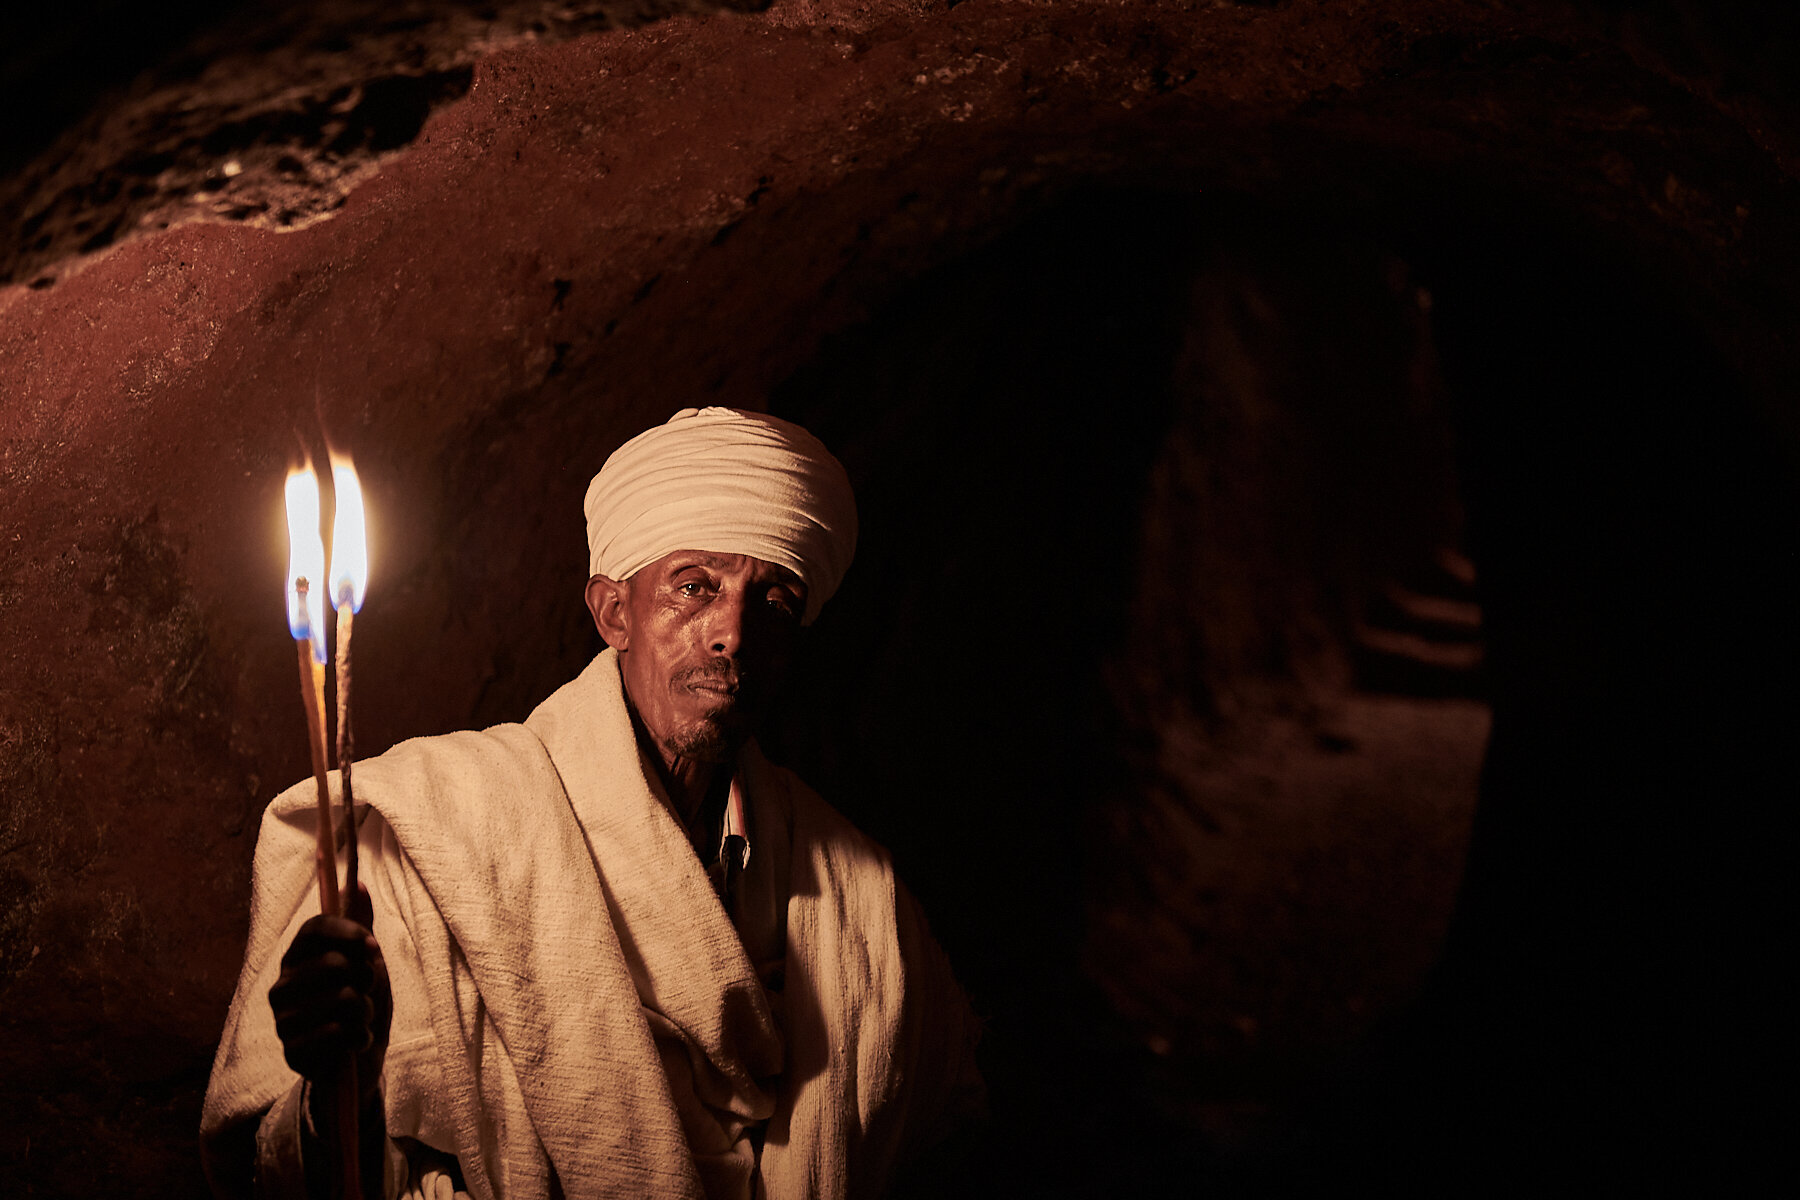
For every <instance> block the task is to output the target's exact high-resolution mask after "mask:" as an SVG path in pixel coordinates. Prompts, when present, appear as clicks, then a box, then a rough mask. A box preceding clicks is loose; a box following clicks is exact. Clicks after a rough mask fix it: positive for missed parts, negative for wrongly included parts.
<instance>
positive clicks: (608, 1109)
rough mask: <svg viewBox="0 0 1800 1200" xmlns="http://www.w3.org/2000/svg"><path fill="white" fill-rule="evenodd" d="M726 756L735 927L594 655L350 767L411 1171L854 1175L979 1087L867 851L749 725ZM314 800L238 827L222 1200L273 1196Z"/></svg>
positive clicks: (390, 1092)
mask: <svg viewBox="0 0 1800 1200" xmlns="http://www.w3.org/2000/svg"><path fill="white" fill-rule="evenodd" d="M737 770H738V772H739V774H738V778H739V780H740V783H741V784H742V785H743V789H744V793H745V795H746V807H747V809H748V812H749V814H750V817H749V820H750V825H751V833H750V844H751V856H750V860H749V862H748V864H747V865H746V869H745V876H744V879H743V883H742V892H741V896H742V897H743V899H742V902H741V906H740V911H739V914H738V923H737V926H736V927H734V925H733V923H732V920H731V919H730V917H728V916H727V915H726V912H725V909H724V907H723V905H722V904H721V903H720V901H719V899H718V897H717V895H716V894H715V892H714V891H713V888H712V886H711V884H710V882H709V881H708V879H707V877H706V874H705V871H704V869H703V868H702V866H701V864H700V862H699V860H698V858H697V857H696V856H695V854H694V852H693V850H692V848H691V847H690V845H689V843H688V840H687V836H686V833H685V831H684V830H683V828H682V826H681V823H680V822H679V820H678V819H677V818H676V817H675V816H674V814H673V813H672V811H671V810H670V808H669V806H668V803H667V801H666V799H665V798H664V797H663V796H662V792H661V788H660V786H659V784H658V783H657V782H656V780H655V775H654V772H653V771H651V770H649V769H648V768H647V766H646V764H645V762H644V761H643V759H642V757H641V755H640V752H639V750H638V747H637V743H636V740H635V738H634V736H633V733H632V728H631V724H630V719H629V716H628V714H627V711H626V708H625V704H624V695H623V688H622V685H621V683H620V678H619V670H618V662H617V657H616V655H614V653H613V652H612V651H610V650H609V651H607V652H605V653H603V654H601V655H600V656H599V657H597V658H596V659H595V660H594V662H593V663H592V664H590V666H589V667H588V668H587V670H585V671H584V672H583V673H582V675H581V676H580V677H579V678H578V679H576V680H575V681H573V682H571V683H570V684H568V685H566V686H565V687H563V688H562V689H561V690H559V691H558V692H557V693H556V694H555V695H553V696H552V697H550V699H548V700H546V701H545V702H544V703H543V704H542V705H541V706H539V708H538V709H537V710H536V711H535V712H534V713H533V714H532V715H531V717H530V718H529V719H528V720H527V721H526V722H525V724H523V725H501V726H496V727H494V728H492V729H488V730H484V731H482V732H479V733H458V734H450V735H447V736H444V737H435V738H421V739H417V740H415V741H411V742H407V743H403V744H402V745H400V746H397V747H395V748H394V749H393V750H391V751H389V752H388V753H387V754H384V755H382V756H380V757H379V758H374V759H370V760H368V761H367V762H361V763H358V764H357V766H356V799H357V803H358V807H359V813H360V814H361V815H360V817H359V824H358V845H359V848H360V851H361V854H362V856H363V860H362V861H363V864H364V865H363V878H364V880H365V882H366V883H367V884H368V886H369V890H370V893H371V896H372V899H373V901H374V905H375V935H376V937H377V939H378V940H379V941H380V942H381V944H382V952H383V955H384V956H385V957H386V959H387V960H388V963H389V970H390V975H391V977H392V981H393V987H394V1008H395V1013H394V1027H393V1037H392V1040H391V1042H390V1048H389V1051H388V1057H387V1064H386V1067H385V1069H384V1071H383V1080H382V1087H383V1104H384V1110H385V1115H386V1120H387V1127H388V1135H389V1137H390V1138H392V1139H395V1141H396V1144H397V1145H400V1146H405V1147H412V1148H414V1149H415V1150H417V1151H419V1153H417V1154H415V1155H414V1156H413V1157H414V1159H415V1160H416V1161H415V1163H414V1166H413V1169H412V1178H411V1179H410V1180H409V1181H406V1186H407V1189H408V1190H418V1189H420V1179H419V1171H420V1167H419V1165H418V1163H419V1162H420V1161H427V1160H429V1159H430V1158H431V1157H432V1155H431V1153H430V1151H431V1150H435V1151H440V1152H443V1153H444V1154H448V1155H453V1156H455V1158H456V1159H457V1161H458V1162H459V1163H460V1166H461V1173H462V1175H463V1178H464V1182H465V1186H466V1188H467V1192H468V1194H469V1195H471V1196H474V1197H477V1198H479V1200H501V1198H505V1200H513V1198H525V1200H548V1198H549V1197H551V1196H555V1195H563V1196H568V1197H571V1198H575V1197H614V1196H620V1197H622V1196H655V1197H664V1196H668V1197H694V1198H696V1200H698V1198H701V1197H705V1198H706V1200H721V1198H722V1197H726V1196H733V1197H736V1196H742V1197H753V1196H761V1195H766V1196H768V1197H770V1198H772V1200H798V1198H800V1197H821V1198H835V1197H863V1196H875V1195H878V1194H879V1192H880V1191H881V1189H882V1187H883V1186H884V1185H885V1183H886V1182H887V1180H888V1178H889V1177H890V1175H891V1173H892V1171H893V1169H894V1168H895V1166H896V1165H898V1164H900V1163H902V1162H904V1161H905V1159H906V1157H907V1156H908V1155H909V1154H910V1153H912V1152H914V1151H916V1150H918V1149H922V1148H924V1147H925V1146H926V1145H927V1144H929V1143H930V1142H931V1141H932V1140H935V1139H936V1138H937V1137H938V1136H941V1135H942V1133H944V1132H945V1131H946V1129H947V1127H948V1126H949V1125H950V1124H953V1123H954V1122H955V1121H956V1120H957V1119H959V1118H960V1117H963V1116H967V1115H969V1114H970V1113H972V1112H975V1111H978V1110H979V1108H980V1104H981V1084H980V1078H979V1075H978V1074H977V1073H976V1071H975V1067H974V1059H973V1049H974V1043H975V1039H976V1024H975V1021H974V1018H973V1017H972V1015H971V1014H970V1012H969V1009H968V1005H967V1002H966V1001H965V999H964V998H963V996H962V993H961V991H960V990H959V989H958V988H957V986H956V983H955V981H954V980H953V979H952V977H951V975H950V971H949V967H948V964H947V963H946V961H945V960H944V957H943V954H942V952H941V950H939V948H938V947H937V945H936V943H935V942H933V941H932V939H931V936H930V933H929V932H928V930H927V929H926V927H925V922H924V919H923V917H922V915H921V913H920V912H919V909H918V906H917V904H916V903H915V902H914V901H913V899H912V897H911V896H910V895H909V894H908V893H907V892H906V890H905V889H904V887H902V886H901V885H900V884H899V882H898V881H897V880H896V879H895V877H894V873H893V869H892V865H891V863H890V862H889V860H888V857H887V855H886V853H885V852H884V851H882V850H881V848H880V847H879V846H877V845H876V844H875V843H874V842H872V841H870V840H869V839H868V838H866V837H865V836H863V835H862V834H861V833H859V832H858V831H857V830H856V829H854V828H853V827H852V826H851V825H850V824H849V823H848V822H847V821H845V820H844V819H843V818H842V817H841V816H840V815H838V814H837V813H836V812H835V811H834V810H833V809H831V808H830V807H829V806H828V805H826V804H825V803H824V801H822V800H820V799H819V797H818V796H816V795H815V794H814V793H812V792H811V791H810V790H809V789H808V788H807V787H806V786H805V785H804V784H802V783H801V782H800V781H799V780H798V779H797V778H796V777H795V776H794V775H793V774H792V773H790V772H788V771H785V770H783V769H781V768H779V767H775V766H773V765H771V764H770V763H768V761H767V760H766V759H764V758H763V757H762V756H761V754H760V752H758V751H757V749H756V747H755V746H754V744H752V745H750V746H747V747H746V748H745V751H744V752H743V754H741V755H740V757H739V761H738V764H737ZM333 786H334V788H335V786H336V777H335V775H334V776H333ZM312 793H313V789H312V786H311V781H306V782H305V783H303V784H300V785H296V786H295V787H294V788H291V789H289V790H288V791H287V792H284V793H283V794H282V795H281V796H279V797H277V798H276V800H275V801H274V803H273V804H271V805H270V807H269V810H268V812H267V813H266V814H265V816H264V819H263V827H262V832H261V835H260V838H259V841H258V843H257V851H256V863H255V874H254V880H253V884H252V897H251V905H252V907H251V920H250V937H249V946H248V948H247V951H246V953H245V961H244V969H243V973H242V975H241V977H240V979H239V982H238V988H237V993H236V995H235V997H234V998H233V1000H232V1004H231V1009H230V1013H229V1015H228V1017H227V1019H226V1025H225V1032H224V1035H223V1038H222V1039H221V1042H220V1046H219V1051H218V1056H217V1058H216V1059H215V1061H214V1064H213V1073H212V1080H211V1083H210V1085H209V1087H208V1090H207V1097H206V1105H205V1109H204V1112H203V1116H202V1130H201V1132H202V1141H203V1144H204V1147H205V1150H206V1155H207V1167H208V1173H209V1176H210V1177H211V1179H212V1180H213V1184H214V1187H215V1189H216V1190H217V1191H218V1192H219V1193H220V1194H221V1195H225V1196H248V1195H251V1194H253V1193H254V1192H256V1191H258V1190H259V1180H258V1175H259V1172H260V1173H261V1175H262V1178H261V1180H260V1190H261V1191H262V1192H263V1193H264V1194H273V1193H275V1192H277V1191H278V1190H279V1188H278V1186H277V1185H278V1184H280V1183H282V1182H284V1181H282V1180H279V1179H276V1178H272V1176H275V1175H279V1173H280V1172H281V1170H282V1169H283V1164H282V1163H281V1162H280V1161H279V1160H280V1159H281V1157H282V1155H283V1153H284V1152H285V1151H284V1149H283V1147H284V1146H289V1147H291V1145H292V1139H291V1137H290V1138H288V1139H287V1140H286V1141H284V1136H285V1135H284V1127H283V1125H284V1121H285V1122H287V1123H288V1124H290V1125H291V1123H292V1121H293V1118H294V1115H295V1113H296V1111H297V1109H298V1104H297V1097H298V1095H299V1092H298V1088H297V1082H298V1077H297V1076H296V1075H295V1074H294V1073H293V1072H292V1071H291V1070H290V1069H289V1068H288V1067H287V1065H286V1063H285V1062H284V1060H283V1057H282V1052H281V1046H280V1042H279V1040H278V1039H277V1037H276V1035H275V1026H274V1017H273V1015H272V1013H271V1011H270V1008H269V1003H268V991H269V988H270V986H271V985H272V984H273V983H274V981H275V978H276V975H277V974H278V973H279V969H280V958H281V955H282V953H283V952H284V951H285V950H286V948H287V945H288V944H289V942H290V941H291V940H292V938H293V935H294V932H295V931H296V930H297V929H298V927H299V926H300V924H301V923H303V922H304V921H305V920H307V919H308V918H309V917H311V916H312V915H313V914H314V913H315V912H316V906H317V900H316V891H315V887H314V877H313V867H312V853H313V844H314V840H313V827H314V826H313V822H314V801H313V795H312ZM271 1109H273V1110H274V1115H273V1116H270V1115H269V1114H270V1112H271ZM290 1132H291V1131H290ZM759 1134H760V1137H761V1146H760V1150H759V1149H758V1146H757V1141H758V1135H759ZM396 1157H399V1156H398V1155H396ZM288 1165H289V1167H291V1163H290V1164H288ZM285 1182H286V1183H287V1184H288V1185H290V1186H291V1185H292V1184H293V1183H295V1182H297V1181H296V1180H294V1179H291V1178H290V1179H288V1180H286V1181H285ZM442 1182H443V1181H442V1180H441V1179H437V1180H428V1181H427V1183H428V1184H432V1185H435V1186H442ZM424 1190H426V1191H427V1193H429V1191H430V1187H426V1188H425V1189H424Z"/></svg>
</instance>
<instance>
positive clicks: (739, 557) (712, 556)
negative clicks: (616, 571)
mask: <svg viewBox="0 0 1800 1200" xmlns="http://www.w3.org/2000/svg"><path fill="white" fill-rule="evenodd" d="M689 567H700V568H703V569H705V570H707V571H710V572H713V573H714V574H718V575H724V576H734V577H735V576H742V577H744V578H745V579H746V580H754V581H757V582H761V583H781V584H785V585H787V586H788V587H792V588H796V589H798V590H800V591H801V592H804V591H805V590H806V581H805V580H804V579H801V578H800V576H799V575H798V574H796V573H795V572H794V571H793V570H791V569H789V568H787V567H784V566H782V565H781V564H780V563H774V562H770V561H768V560H767V559H764V558H757V557H755V556H754V555H750V554H729V553H725V552H723V551H718V550H675V551H671V552H670V553H668V554H665V555H663V556H662V557H661V558H659V559H656V560H654V561H653V562H649V563H645V564H644V566H643V568H642V569H640V570H639V571H638V572H637V574H636V575H633V576H632V578H634V579H635V578H637V577H638V576H644V577H646V578H651V579H656V578H663V577H666V576H669V575H673V574H676V573H678V572H680V571H683V570H686V569H687V568H689Z"/></svg>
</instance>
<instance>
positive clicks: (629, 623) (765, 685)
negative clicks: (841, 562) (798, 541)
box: [587, 550, 806, 763]
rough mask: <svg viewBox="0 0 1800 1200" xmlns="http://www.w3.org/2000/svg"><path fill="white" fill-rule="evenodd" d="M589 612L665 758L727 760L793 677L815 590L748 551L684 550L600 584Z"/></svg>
mask: <svg viewBox="0 0 1800 1200" xmlns="http://www.w3.org/2000/svg"><path fill="white" fill-rule="evenodd" d="M587 595H588V607H589V608H590V609H591V610H592V611H593V613H594V622H595V624H596V626H598V627H599V629H600V633H601V636H603V637H605V638H606V640H607V642H608V643H609V644H611V645H612V646H613V647H614V648H615V649H616V650H618V651H619V668H620V671H621V673H622V674H623V675H624V679H625V692H626V695H627V697H628V698H629V701H630V703H631V706H632V708H633V710H634V711H635V712H636V713H637V716H638V719H639V721H641V722H642V723H643V725H644V728H645V729H646V730H647V731H648V732H649V734H650V736H651V737H652V738H653V739H654V740H655V741H656V743H657V744H658V745H659V746H660V747H662V749H663V751H664V753H665V754H669V755H675V756H679V757H681V758H686V759H690V760H693V761H698V762H707V763H722V762H728V761H729V760H730V759H731V757H732V755H734V754H735V753H736V752H737V748H738V747H739V746H740V745H742V744H743V741H744V739H745V738H747V737H749V736H750V734H751V733H753V732H754V731H755V728H756V726H757V724H758V723H759V722H760V721H761V719H762V717H763V716H764V715H765V713H766V712H767V711H768V707H769V703H770V701H771V700H772V699H773V697H774V695H775V692H776V690H777V689H778V688H779V686H780V684H781V682H782V680H783V679H784V678H785V677H786V675H787V671H788V667H789V665H790V663H791V662H792V658H793V652H794V648H795V645H796V644H797V642H798V640H799V633H800V617H801V614H802V613H804V612H805V611H806V585H805V584H804V583H802V582H801V581H800V578H799V577H798V576H797V575H795V574H794V573H793V572H792V571H790V570H788V569H787V568H785V567H779V566H776V565H775V564H774V563H768V562H764V561H762V560H761V559H758V558H751V557H750V556H749V555H745V554H713V553H709V552H706V551H699V550H678V551H676V552H675V553H673V554H668V555H664V556H663V557H662V558H659V559H657V560H656V561H655V562H653V563H651V564H650V565H649V566H646V567H644V568H643V569H642V570H640V571H639V572H638V573H637V574H635V575H633V576H632V577H631V578H630V579H629V580H626V581H625V582H624V583H613V582H611V581H609V580H606V579H604V578H603V577H596V578H595V579H594V580H593V581H590V583H589V585H588V593H587Z"/></svg>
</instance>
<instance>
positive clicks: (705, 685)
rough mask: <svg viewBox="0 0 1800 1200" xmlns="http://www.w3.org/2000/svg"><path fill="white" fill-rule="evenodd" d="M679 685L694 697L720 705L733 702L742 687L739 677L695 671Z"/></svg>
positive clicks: (741, 680)
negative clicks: (719, 703) (720, 703)
mask: <svg viewBox="0 0 1800 1200" xmlns="http://www.w3.org/2000/svg"><path fill="white" fill-rule="evenodd" d="M680 684H681V686H682V687H684V688H686V689H687V690H688V691H690V692H693V693H694V694H695V695H698V696H700V697H702V698H704V699H711V700H714V701H715V702H722V703H731V702H733V701H735V700H736V699H737V698H738V695H739V693H740V692H742V690H743V686H744V684H743V679H742V678H741V677H737V676H732V675H716V674H713V673H712V672H710V671H696V672H694V673H693V674H692V675H690V676H688V677H687V678H686V679H683V680H681V681H680Z"/></svg>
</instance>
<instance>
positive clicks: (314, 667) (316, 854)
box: [294, 579, 343, 916]
mask: <svg viewBox="0 0 1800 1200" xmlns="http://www.w3.org/2000/svg"><path fill="white" fill-rule="evenodd" d="M294 589H295V590H296V591H297V592H299V593H300V604H301V606H302V608H304V607H305V604H306V589H307V581H306V580H304V579H300V580H296V581H295V583H294ZM294 646H295V649H296V650H298V651H299V655H300V703H301V704H302V705H303V706H304V707H305V709H306V734H307V737H306V742H307V748H308V749H309V750H310V751H311V752H312V769H313V782H314V783H315V784H316V785H317V787H318V801H319V828H318V839H317V843H316V847H315V849H314V851H313V862H314V865H315V866H316V867H317V868H318V875H319V911H320V912H323V913H329V914H331V915H332V916H341V915H343V908H342V905H341V904H340V902H339V897H338V885H337V853H336V847H335V846H333V845H332V836H331V787H330V785H329V784H327V783H326V782H325V712H324V710H325V664H324V663H321V662H320V661H319V660H318V659H317V658H315V657H313V648H312V639H311V638H295V639H294Z"/></svg>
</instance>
